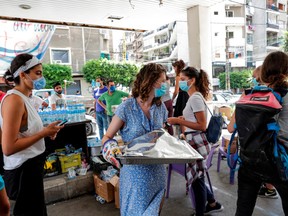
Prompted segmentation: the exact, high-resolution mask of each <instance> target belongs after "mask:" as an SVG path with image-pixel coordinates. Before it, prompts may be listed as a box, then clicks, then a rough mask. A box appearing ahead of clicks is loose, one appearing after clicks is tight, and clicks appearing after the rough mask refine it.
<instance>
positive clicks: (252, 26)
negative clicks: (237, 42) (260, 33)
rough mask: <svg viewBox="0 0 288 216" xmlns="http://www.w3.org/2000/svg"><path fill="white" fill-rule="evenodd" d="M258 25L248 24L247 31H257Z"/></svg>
mask: <svg viewBox="0 0 288 216" xmlns="http://www.w3.org/2000/svg"><path fill="white" fill-rule="evenodd" d="M255 29H256V27H255V26H254V25H248V26H247V31H255Z"/></svg>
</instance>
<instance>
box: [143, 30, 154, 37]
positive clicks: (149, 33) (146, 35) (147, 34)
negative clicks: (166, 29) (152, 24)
mask: <svg viewBox="0 0 288 216" xmlns="http://www.w3.org/2000/svg"><path fill="white" fill-rule="evenodd" d="M153 33H154V30H152V31H148V32H144V33H143V37H148V36H149V35H152V34H153Z"/></svg>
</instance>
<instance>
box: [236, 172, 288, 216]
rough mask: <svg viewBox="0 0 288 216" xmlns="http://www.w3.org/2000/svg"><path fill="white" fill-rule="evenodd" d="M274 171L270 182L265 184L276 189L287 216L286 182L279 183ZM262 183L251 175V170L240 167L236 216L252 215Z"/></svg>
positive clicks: (287, 184) (287, 196) (287, 188)
mask: <svg viewBox="0 0 288 216" xmlns="http://www.w3.org/2000/svg"><path fill="white" fill-rule="evenodd" d="M276 170H277V169H276V168H275V172H274V173H271V181H269V182H265V183H270V184H272V185H274V187H275V188H276V189H277V191H278V193H279V195H280V197H281V200H282V208H283V211H284V213H285V215H288V182H284V181H281V180H280V178H279V177H278V174H277V171H276ZM262 183H263V181H262V180H261V178H259V177H257V176H255V175H253V173H252V172H251V170H248V169H246V168H245V167H240V169H239V173H238V199H237V209H236V214H235V215H236V216H250V215H252V213H253V210H254V207H255V203H256V200H257V196H258V191H259V189H260V187H261V185H262Z"/></svg>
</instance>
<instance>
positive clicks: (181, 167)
mask: <svg viewBox="0 0 288 216" xmlns="http://www.w3.org/2000/svg"><path fill="white" fill-rule="evenodd" d="M218 146H219V144H214V145H212V146H211V151H210V153H209V155H208V156H207V158H206V168H205V174H206V176H207V181H208V184H209V189H210V191H211V193H213V188H212V184H211V180H210V176H209V172H208V169H209V168H210V167H211V166H212V158H213V154H214V151H215V149H216V148H217V147H218ZM172 170H173V171H174V172H177V173H178V174H180V175H182V176H184V177H185V179H186V164H169V166H168V175H167V189H166V198H169V193H170V182H171V173H172ZM185 187H186V186H185ZM188 193H189V197H190V199H191V202H192V206H194V207H195V195H194V192H193V190H189V192H188ZM186 195H187V192H186Z"/></svg>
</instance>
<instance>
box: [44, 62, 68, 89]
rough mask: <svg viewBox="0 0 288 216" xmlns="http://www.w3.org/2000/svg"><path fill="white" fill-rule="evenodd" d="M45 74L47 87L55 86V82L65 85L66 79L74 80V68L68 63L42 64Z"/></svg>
mask: <svg viewBox="0 0 288 216" xmlns="http://www.w3.org/2000/svg"><path fill="white" fill-rule="evenodd" d="M42 66H43V76H44V77H45V79H46V87H45V88H53V84H54V83H55V82H60V83H61V85H63V86H64V80H68V81H73V79H72V69H71V67H69V66H66V65H59V64H42Z"/></svg>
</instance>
